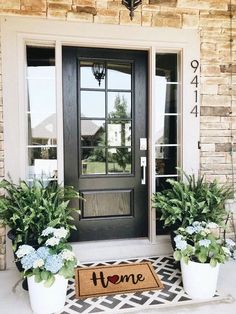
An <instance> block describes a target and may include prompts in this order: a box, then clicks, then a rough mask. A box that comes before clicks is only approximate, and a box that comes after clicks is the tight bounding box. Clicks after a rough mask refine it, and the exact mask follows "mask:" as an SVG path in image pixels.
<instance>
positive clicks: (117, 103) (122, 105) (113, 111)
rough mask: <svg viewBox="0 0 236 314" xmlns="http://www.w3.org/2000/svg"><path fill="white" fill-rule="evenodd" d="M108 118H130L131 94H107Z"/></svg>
mask: <svg viewBox="0 0 236 314" xmlns="http://www.w3.org/2000/svg"><path fill="white" fill-rule="evenodd" d="M108 118H116V119H119V118H121V119H122V118H123V119H129V118H131V92H130V93H122V92H115V93H114V92H109V93H108Z"/></svg>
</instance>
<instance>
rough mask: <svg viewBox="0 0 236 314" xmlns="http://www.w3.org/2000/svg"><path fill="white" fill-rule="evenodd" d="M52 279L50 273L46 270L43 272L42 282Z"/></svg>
mask: <svg viewBox="0 0 236 314" xmlns="http://www.w3.org/2000/svg"><path fill="white" fill-rule="evenodd" d="M49 277H50V273H49V272H48V271H46V270H44V271H42V272H41V278H42V280H48V278H49Z"/></svg>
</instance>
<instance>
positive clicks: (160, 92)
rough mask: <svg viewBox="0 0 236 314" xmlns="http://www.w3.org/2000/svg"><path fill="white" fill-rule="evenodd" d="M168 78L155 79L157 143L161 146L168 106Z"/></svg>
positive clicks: (158, 77) (159, 77)
mask: <svg viewBox="0 0 236 314" xmlns="http://www.w3.org/2000/svg"><path fill="white" fill-rule="evenodd" d="M166 82H167V80H166V78H165V77H164V76H156V77H155V120H154V123H155V142H156V144H159V143H160V142H162V140H163V135H164V134H163V132H164V113H165V105H166Z"/></svg>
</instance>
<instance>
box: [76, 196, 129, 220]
mask: <svg viewBox="0 0 236 314" xmlns="http://www.w3.org/2000/svg"><path fill="white" fill-rule="evenodd" d="M131 193H132V192H131V191H117V192H116V191H102V192H101V191H99V192H83V193H82V196H83V197H84V199H85V202H83V205H82V206H83V209H82V218H89V217H104V216H107V217H108V216H124V215H131Z"/></svg>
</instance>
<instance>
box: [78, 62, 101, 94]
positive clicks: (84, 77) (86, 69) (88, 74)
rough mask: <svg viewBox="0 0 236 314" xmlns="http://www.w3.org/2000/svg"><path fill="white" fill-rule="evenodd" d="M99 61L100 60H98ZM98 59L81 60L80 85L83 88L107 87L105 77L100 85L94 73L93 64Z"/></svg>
mask: <svg viewBox="0 0 236 314" xmlns="http://www.w3.org/2000/svg"><path fill="white" fill-rule="evenodd" d="M98 62H99V61H98ZM94 63H96V61H87V60H86V61H80V87H81V88H96V89H104V88H105V79H102V80H101V82H100V85H99V82H98V81H97V80H96V78H95V76H94V74H93V70H92V69H93V64H94Z"/></svg>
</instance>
